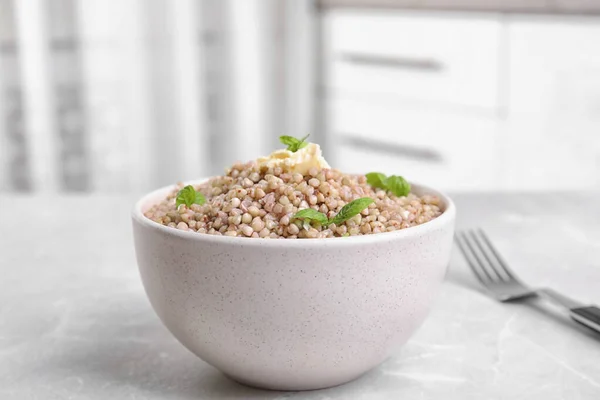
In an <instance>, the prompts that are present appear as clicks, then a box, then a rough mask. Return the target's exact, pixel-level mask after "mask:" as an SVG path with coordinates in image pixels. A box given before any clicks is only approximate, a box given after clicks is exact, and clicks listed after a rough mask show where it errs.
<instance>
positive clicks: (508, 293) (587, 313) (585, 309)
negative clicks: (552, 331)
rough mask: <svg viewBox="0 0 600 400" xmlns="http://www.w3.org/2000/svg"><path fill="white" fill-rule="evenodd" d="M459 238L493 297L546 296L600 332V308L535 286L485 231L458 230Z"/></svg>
mask: <svg viewBox="0 0 600 400" xmlns="http://www.w3.org/2000/svg"><path fill="white" fill-rule="evenodd" d="M455 241H456V243H457V244H458V247H459V249H460V251H461V252H462V254H463V256H464V257H465V259H466V260H467V264H468V265H469V267H470V268H471V270H472V271H473V273H474V274H475V276H476V277H477V279H478V280H479V281H480V282H481V284H482V285H483V286H484V287H485V288H486V289H487V291H488V292H489V293H490V295H491V296H492V297H494V298H495V299H496V300H498V301H501V302H509V301H518V300H523V299H526V298H529V297H534V296H538V295H543V296H544V297H545V298H547V299H549V300H551V301H553V302H555V303H557V304H559V305H561V306H563V307H565V308H567V309H568V310H569V314H570V316H571V318H573V320H575V321H576V322H579V323H580V324H582V325H585V326H587V327H588V328H591V329H593V330H594V331H596V332H598V333H600V308H599V307H596V306H594V305H589V306H584V305H583V304H581V303H579V302H577V301H575V300H573V299H570V298H568V297H566V296H564V295H562V294H560V293H558V292H556V291H555V290H552V289H548V288H531V287H529V286H527V285H526V284H525V283H523V282H522V281H521V280H520V279H519V278H517V276H516V275H515V273H514V272H513V271H512V270H511V269H510V268H509V267H508V265H507V264H506V262H505V261H504V259H503V258H502V257H501V256H500V254H499V253H498V251H497V250H496V248H495V247H494V246H493V245H492V242H491V241H490V240H489V239H488V237H487V235H486V234H485V232H483V230H481V229H477V230H469V231H463V232H457V233H456V236H455Z"/></svg>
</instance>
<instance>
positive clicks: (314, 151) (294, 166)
mask: <svg viewBox="0 0 600 400" xmlns="http://www.w3.org/2000/svg"><path fill="white" fill-rule="evenodd" d="M256 162H257V163H258V166H259V167H260V168H261V169H262V168H275V167H280V168H281V169H282V170H283V172H290V173H295V172H297V173H299V174H302V175H306V174H307V173H308V170H309V169H311V168H313V167H314V168H317V169H323V168H331V167H330V166H329V164H327V161H325V159H324V158H323V156H322V153H321V148H320V147H319V145H318V144H314V143H309V144H308V146H306V147H304V148H302V149H300V150H298V151H297V152H295V153H292V152H291V151H289V150H285V149H284V150H276V151H274V152H273V153H271V154H270V155H269V156H267V157H260V158H259V159H258V160H256Z"/></svg>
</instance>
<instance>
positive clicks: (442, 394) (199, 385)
mask: <svg viewBox="0 0 600 400" xmlns="http://www.w3.org/2000/svg"><path fill="white" fill-rule="evenodd" d="M455 199H456V203H457V206H458V210H459V220H458V225H459V226H460V227H467V226H473V225H480V226H483V227H485V228H486V229H487V230H488V231H489V233H490V235H491V236H492V238H493V240H494V241H495V242H496V243H497V245H498V247H499V248H500V250H501V251H502V253H503V254H504V255H505V257H506V258H507V259H508V260H509V261H510V263H511V264H512V265H513V266H514V269H515V270H516V271H518V273H519V274H520V275H522V277H523V278H524V279H525V280H526V281H528V282H531V283H535V284H539V285H547V286H551V287H554V288H556V289H558V290H560V291H564V292H565V293H567V294H570V295H573V296H574V297H576V298H578V299H580V300H582V301H584V302H593V303H596V304H600V206H599V205H600V194H598V193H596V194H591V193H588V194H521V195H520V194H477V195H475V194H464V195H461V194H459V195H456V196H455ZM132 202H133V199H132V198H128V197H102V196H93V197H92V196H66V197H47V196H43V197H42V196H40V197H29V196H23V197H18V196H16V197H15V196H4V197H0V399H18V400H25V399H43V400H47V399H77V400H83V399H114V400H117V399H271V400H274V399H283V398H292V399H315V400H316V399H321V400H325V399H373V400H375V399H400V398H401V399H460V400H465V399H478V400H479V399H544V400H552V399H599V398H600V335H597V334H595V333H593V332H591V331H588V330H586V329H585V328H583V327H579V326H577V325H575V324H574V323H572V322H571V321H570V320H569V319H568V318H567V317H566V316H565V314H564V313H563V312H562V310H559V309H555V308H553V307H552V306H550V305H547V304H545V303H543V302H542V301H540V300H534V301H531V302H529V303H528V304H498V303H496V302H494V301H492V300H491V299H489V298H488V297H486V296H485V295H484V294H483V293H482V292H481V290H480V288H479V286H478V285H477V283H476V281H475V280H474V279H473V277H472V276H471V275H470V273H469V271H468V269H467V267H466V264H465V262H464V261H463V259H462V258H461V257H460V255H459V254H458V252H457V251H455V252H454V254H453V256H452V260H451V262H450V269H449V272H448V275H447V279H446V282H445V284H444V286H443V289H442V291H441V293H440V295H439V298H438V301H437V303H436V306H435V309H434V310H433V311H432V313H431V315H430V317H429V318H428V320H427V321H426V322H425V324H424V325H423V327H422V328H421V329H420V330H419V331H418V332H417V334H416V335H415V336H414V337H413V338H412V339H411V340H410V341H409V342H408V344H407V345H406V346H404V348H403V349H402V350H401V351H400V352H399V353H398V354H397V355H395V356H394V357H392V358H391V359H390V360H389V361H387V362H385V363H384V364H383V365H381V366H380V367H379V368H377V369H375V370H373V371H372V372H370V373H368V374H367V375H365V376H363V377H362V378H360V379H358V380H356V381H354V382H351V383H349V384H346V385H343V386H340V387H336V388H332V389H327V390H320V391H312V392H299V393H285V392H269V391H261V390H257V389H251V388H247V387H244V386H241V385H238V384H237V383H234V382H232V381H230V380H228V379H227V378H225V377H224V376H223V375H221V374H220V373H219V372H218V371H216V370H215V369H213V368H212V367H210V366H208V365H207V364H205V363H204V362H202V361H201V360H199V359H198V358H196V357H195V356H193V355H192V354H191V353H189V352H188V351H187V350H186V349H184V348H183V347H182V346H181V345H180V344H179V343H177V342H176V341H175V339H173V337H172V336H171V335H170V334H169V333H168V332H167V330H166V329H165V328H164V327H163V326H162V325H161V323H160V322H159V320H158V318H157V317H156V316H155V315H154V313H153V311H152V310H151V308H150V305H149V303H148V301H147V299H146V297H145V294H144V292H143V288H142V286H141V283H140V280H139V278H138V272H137V267H136V263H135V257H134V252H133V247H132V238H131V228H130V222H129V210H130V207H131V205H132Z"/></svg>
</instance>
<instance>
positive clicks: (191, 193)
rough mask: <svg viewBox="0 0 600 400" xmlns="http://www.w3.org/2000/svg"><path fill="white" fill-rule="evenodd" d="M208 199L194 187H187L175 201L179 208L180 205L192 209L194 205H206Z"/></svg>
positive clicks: (178, 193)
mask: <svg viewBox="0 0 600 400" xmlns="http://www.w3.org/2000/svg"><path fill="white" fill-rule="evenodd" d="M204 203H206V199H205V198H204V196H203V195H202V193H200V192H196V190H195V189H194V187H193V186H192V185H187V186H186V187H184V188H183V189H181V190H180V191H179V192H177V197H176V199H175V206H176V207H177V208H179V206H180V205H182V204H185V205H186V206H187V207H191V206H192V204H204Z"/></svg>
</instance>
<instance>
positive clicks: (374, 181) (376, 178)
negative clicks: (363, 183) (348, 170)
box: [365, 172, 387, 189]
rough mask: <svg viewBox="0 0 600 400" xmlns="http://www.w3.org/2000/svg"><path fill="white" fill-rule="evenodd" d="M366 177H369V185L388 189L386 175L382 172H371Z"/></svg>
mask: <svg viewBox="0 0 600 400" xmlns="http://www.w3.org/2000/svg"><path fill="white" fill-rule="evenodd" d="M365 176H366V177H367V183H368V184H369V185H371V186H373V187H374V188H379V189H387V185H386V183H385V180H386V179H387V178H386V177H385V174H382V173H381V172H369V173H368V174H366V175H365Z"/></svg>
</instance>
